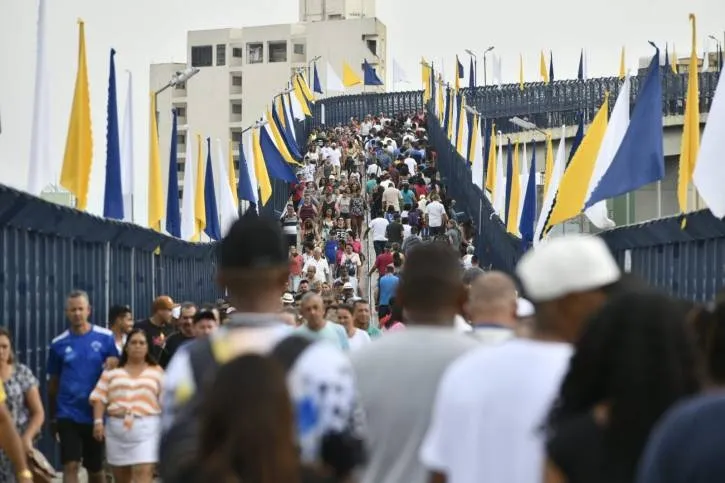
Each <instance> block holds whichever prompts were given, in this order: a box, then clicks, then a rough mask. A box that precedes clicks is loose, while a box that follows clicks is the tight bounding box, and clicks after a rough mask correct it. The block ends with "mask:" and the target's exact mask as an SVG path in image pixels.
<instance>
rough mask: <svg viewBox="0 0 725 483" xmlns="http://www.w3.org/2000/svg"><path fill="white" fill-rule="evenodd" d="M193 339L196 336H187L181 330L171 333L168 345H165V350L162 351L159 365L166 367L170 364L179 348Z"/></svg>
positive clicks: (167, 341) (167, 340)
mask: <svg viewBox="0 0 725 483" xmlns="http://www.w3.org/2000/svg"><path fill="white" fill-rule="evenodd" d="M192 340H194V337H187V336H185V335H184V334H182V333H181V332H174V333H173V334H171V335H170V336H169V338H168V339H166V345H165V346H164V351H163V352H162V353H161V358H160V359H159V365H160V366H161V367H163V368H164V369H166V366H168V365H169V362H170V361H171V358H172V357H174V354H176V351H177V350H178V348H179V347H181V346H182V345H184V344H186V343H187V342H189V341H192Z"/></svg>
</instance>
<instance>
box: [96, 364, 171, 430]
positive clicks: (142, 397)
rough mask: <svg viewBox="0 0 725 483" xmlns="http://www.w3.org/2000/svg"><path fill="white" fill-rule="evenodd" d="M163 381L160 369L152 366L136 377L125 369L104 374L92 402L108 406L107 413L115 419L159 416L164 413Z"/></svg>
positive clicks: (120, 368) (121, 368)
mask: <svg viewBox="0 0 725 483" xmlns="http://www.w3.org/2000/svg"><path fill="white" fill-rule="evenodd" d="M163 378H164V370H163V369H162V368H161V366H149V367H147V368H146V369H144V370H143V372H142V373H141V374H140V375H138V376H137V377H133V376H131V375H130V374H129V373H128V371H126V369H125V368H123V367H119V368H117V369H112V370H110V371H104V372H103V374H102V375H101V378H100V379H99V380H98V384H96V388H95V389H94V390H93V392H92V393H91V397H90V401H91V402H95V401H101V402H103V403H104V404H106V405H107V408H106V412H107V413H108V415H109V416H112V417H120V418H122V417H125V416H129V415H131V416H136V417H144V416H154V415H158V414H161V403H160V400H161V386H162V381H163Z"/></svg>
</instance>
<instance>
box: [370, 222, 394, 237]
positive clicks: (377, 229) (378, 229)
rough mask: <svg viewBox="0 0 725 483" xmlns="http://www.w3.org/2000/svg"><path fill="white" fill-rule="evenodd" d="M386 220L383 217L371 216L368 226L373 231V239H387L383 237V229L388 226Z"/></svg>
mask: <svg viewBox="0 0 725 483" xmlns="http://www.w3.org/2000/svg"><path fill="white" fill-rule="evenodd" d="M388 223H389V222H388V220H386V219H385V218H373V219H372V220H371V221H370V224H369V225H368V227H369V228H370V231H372V232H373V241H388V239H387V238H385V230H386V229H387V228H388Z"/></svg>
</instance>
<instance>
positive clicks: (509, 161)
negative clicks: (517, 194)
mask: <svg viewBox="0 0 725 483" xmlns="http://www.w3.org/2000/svg"><path fill="white" fill-rule="evenodd" d="M513 172H514V157H513V155H512V151H511V138H508V146H506V211H505V218H506V220H505V222H504V225H508V222H509V214H510V213H509V206H510V205H511V180H512V179H513V176H511V173H513Z"/></svg>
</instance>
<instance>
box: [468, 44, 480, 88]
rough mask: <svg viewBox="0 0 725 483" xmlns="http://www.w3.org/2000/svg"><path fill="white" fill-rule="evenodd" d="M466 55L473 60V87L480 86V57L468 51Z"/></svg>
mask: <svg viewBox="0 0 725 483" xmlns="http://www.w3.org/2000/svg"><path fill="white" fill-rule="evenodd" d="M466 53H467V54H468V55H469V56H471V57H472V58H473V85H474V87H475V86H478V56H477V55H476V54H474V53H473V51H471V50H469V49H466Z"/></svg>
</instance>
